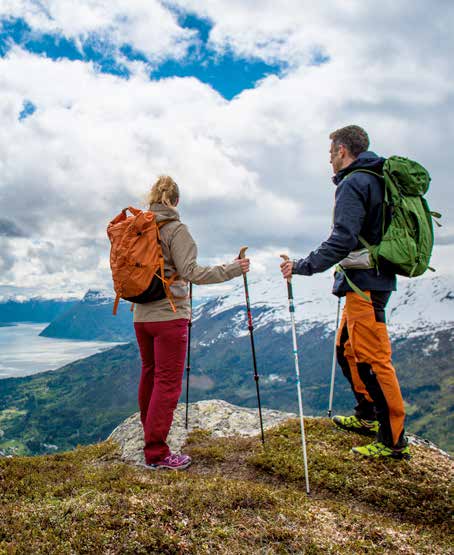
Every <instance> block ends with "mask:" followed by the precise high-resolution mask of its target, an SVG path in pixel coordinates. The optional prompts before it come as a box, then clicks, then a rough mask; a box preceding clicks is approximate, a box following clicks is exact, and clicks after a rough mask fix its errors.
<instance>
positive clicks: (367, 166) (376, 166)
mask: <svg viewBox="0 0 454 555" xmlns="http://www.w3.org/2000/svg"><path fill="white" fill-rule="evenodd" d="M384 163H385V158H382V157H381V156H377V155H376V154H375V152H372V151H370V150H368V151H366V152H361V154H360V155H359V156H358V158H356V160H355V161H354V162H352V163H351V164H350V165H349V166H347V167H346V168H343V169H342V170H340V171H339V172H337V173H336V175H335V176H334V177H333V183H334V184H335V185H338V184H339V183H340V182H341V181H342V180H343V179H344V177H346V176H347V175H348V174H349V173H351V172H352V171H355V170H360V169H361V170H363V169H364V170H370V171H374V172H377V173H383V164H384Z"/></svg>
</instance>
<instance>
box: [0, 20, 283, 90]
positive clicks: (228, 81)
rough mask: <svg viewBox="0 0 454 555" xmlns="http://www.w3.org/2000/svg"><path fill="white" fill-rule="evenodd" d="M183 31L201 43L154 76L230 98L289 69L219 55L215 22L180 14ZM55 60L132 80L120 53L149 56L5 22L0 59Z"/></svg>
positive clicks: (129, 48) (92, 38)
mask: <svg viewBox="0 0 454 555" xmlns="http://www.w3.org/2000/svg"><path fill="white" fill-rule="evenodd" d="M176 15H177V18H178V23H179V25H180V26H181V27H184V28H188V29H192V30H195V31H197V37H198V40H197V41H195V42H194V44H192V45H191V46H190V47H189V49H188V53H187V56H186V57H185V59H184V60H172V59H168V60H165V61H163V62H162V63H161V64H159V65H158V66H157V67H155V68H154V69H153V71H152V72H151V73H150V78H151V79H154V80H159V79H162V78H167V77H195V78H196V79H199V80H200V81H202V82H203V83H206V84H208V85H210V86H211V87H213V88H214V89H215V90H216V91H218V92H219V93H220V94H221V95H222V96H224V97H225V98H226V99H228V100H230V99H232V98H233V97H234V96H236V95H237V94H239V93H240V92H241V91H243V90H245V89H250V88H252V87H254V86H255V84H256V82H257V81H259V80H260V79H263V78H264V77H266V76H267V75H270V74H280V73H281V72H282V71H283V69H285V65H283V64H282V65H279V64H275V65H270V64H267V63H265V62H263V61H261V60H257V59H248V60H245V59H241V58H238V57H237V56H235V55H234V53H233V52H231V51H227V52H225V53H223V54H222V55H220V54H219V53H216V52H215V51H213V50H212V49H211V48H210V45H209V34H210V31H211V29H212V25H211V23H210V21H208V20H206V19H202V18H199V17H196V16H195V15H192V14H183V13H179V14H176ZM14 44H17V45H20V46H21V47H22V48H24V49H25V50H28V51H29V52H32V53H34V54H39V55H43V56H46V57H48V58H51V59H52V60H59V59H67V60H73V61H74V60H81V61H85V62H88V61H90V62H93V63H94V64H95V66H96V68H97V70H98V71H100V72H102V73H109V74H113V75H118V76H120V77H123V78H126V79H127V78H128V77H129V75H130V73H129V70H128V68H127V67H126V66H125V65H124V63H122V62H121V57H120V56H119V54H120V55H121V56H122V57H124V58H126V59H128V60H131V61H141V62H144V63H148V62H149V60H148V59H147V58H146V56H145V55H144V54H143V53H142V52H140V51H137V50H135V49H134V48H133V47H132V46H131V45H129V44H123V45H121V46H120V47H118V46H117V45H114V44H112V43H109V42H108V41H106V40H101V39H100V38H99V36H97V35H92V36H90V37H88V39H86V40H85V41H84V42H83V45H82V51H80V50H79V49H78V47H77V46H76V43H75V41H73V40H71V39H67V38H65V37H62V36H61V35H56V34H46V33H39V32H37V31H34V30H32V29H31V28H30V27H29V26H28V25H27V23H26V22H25V21H24V20H22V19H13V18H10V19H3V20H1V21H0V56H5V55H6V54H7V53H8V51H9V50H10V49H11V47H12V45H14Z"/></svg>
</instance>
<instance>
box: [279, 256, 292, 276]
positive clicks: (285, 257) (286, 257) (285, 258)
mask: <svg viewBox="0 0 454 555" xmlns="http://www.w3.org/2000/svg"><path fill="white" fill-rule="evenodd" d="M280 257H281V258H283V259H284V262H288V261H289V260H290V258H289V257H288V256H287V255H286V254H281V255H280ZM287 281H288V282H290V281H292V276H290V277H288V278H287Z"/></svg>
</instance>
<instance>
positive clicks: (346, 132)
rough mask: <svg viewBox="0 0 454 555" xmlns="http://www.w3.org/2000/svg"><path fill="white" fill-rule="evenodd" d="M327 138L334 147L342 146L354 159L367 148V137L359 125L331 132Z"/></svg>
mask: <svg viewBox="0 0 454 555" xmlns="http://www.w3.org/2000/svg"><path fill="white" fill-rule="evenodd" d="M329 138H330V139H331V140H332V141H333V143H334V145H335V146H336V147H338V146H339V145H344V146H345V148H346V149H347V150H348V151H349V152H350V153H351V154H352V155H353V156H354V157H355V158H356V157H358V155H359V154H361V152H365V151H366V150H367V149H368V148H369V136H368V134H367V133H366V132H365V131H364V129H363V128H362V127H359V125H347V126H346V127H341V128H340V129H338V130H337V131H333V132H332V133H331V135H330V136H329Z"/></svg>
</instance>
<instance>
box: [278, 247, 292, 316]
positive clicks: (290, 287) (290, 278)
mask: <svg viewBox="0 0 454 555" xmlns="http://www.w3.org/2000/svg"><path fill="white" fill-rule="evenodd" d="M280 257H281V258H283V259H284V262H288V261H289V260H290V258H289V257H288V256H287V255H286V254H281V255H280ZM287 292H288V298H289V300H290V299H291V300H292V302H293V287H292V276H290V277H288V278H287ZM293 311H294V309H292V307H290V312H293Z"/></svg>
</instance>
